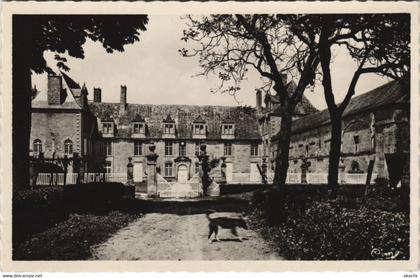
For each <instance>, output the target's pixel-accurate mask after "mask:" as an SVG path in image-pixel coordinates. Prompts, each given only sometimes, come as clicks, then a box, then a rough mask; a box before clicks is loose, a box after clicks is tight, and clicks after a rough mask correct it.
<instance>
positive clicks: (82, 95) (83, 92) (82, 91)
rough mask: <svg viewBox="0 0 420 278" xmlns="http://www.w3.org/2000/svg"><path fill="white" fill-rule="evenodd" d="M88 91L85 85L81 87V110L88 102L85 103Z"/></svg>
mask: <svg viewBox="0 0 420 278" xmlns="http://www.w3.org/2000/svg"><path fill="white" fill-rule="evenodd" d="M88 94H89V93H88V90H87V88H86V84H85V83H83V86H82V90H81V94H80V105H81V106H82V108H85V107H86V105H87V103H88V101H87V96H88Z"/></svg>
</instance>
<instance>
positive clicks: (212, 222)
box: [206, 212, 248, 243]
mask: <svg viewBox="0 0 420 278" xmlns="http://www.w3.org/2000/svg"><path fill="white" fill-rule="evenodd" d="M211 213H212V212H207V214H206V216H207V219H208V220H209V236H208V241H209V243H212V242H213V241H212V240H211V236H212V234H213V233H214V237H215V239H216V241H220V239H219V237H218V236H217V233H218V232H219V228H224V229H230V231H231V233H232V234H233V235H234V236H236V237H237V239H238V240H239V241H242V238H241V237H240V236H239V235H238V228H243V229H248V226H247V224H246V222H245V219H244V218H243V217H210V214H211Z"/></svg>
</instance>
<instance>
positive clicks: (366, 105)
mask: <svg viewBox="0 0 420 278" xmlns="http://www.w3.org/2000/svg"><path fill="white" fill-rule="evenodd" d="M409 102H410V95H409V92H407V91H404V90H403V88H402V86H401V84H400V83H399V82H397V81H391V82H389V83H386V84H384V85H382V86H379V87H377V88H375V89H373V90H371V91H369V92H367V93H364V94H362V95H359V96H356V97H353V98H352V99H351V100H350V103H349V104H348V106H347V108H346V110H345V111H344V114H343V117H348V116H351V115H354V114H358V113H361V112H364V111H368V110H371V109H378V108H380V107H383V106H386V105H393V104H402V103H409ZM329 123H330V114H329V112H328V109H325V110H322V111H319V112H317V113H315V114H311V115H308V116H306V117H303V118H299V119H297V120H295V121H293V126H292V133H300V132H304V131H307V130H310V129H314V128H317V127H319V126H322V125H326V124H329ZM278 136H279V134H277V135H276V136H273V138H272V140H275V139H277V138H278Z"/></svg>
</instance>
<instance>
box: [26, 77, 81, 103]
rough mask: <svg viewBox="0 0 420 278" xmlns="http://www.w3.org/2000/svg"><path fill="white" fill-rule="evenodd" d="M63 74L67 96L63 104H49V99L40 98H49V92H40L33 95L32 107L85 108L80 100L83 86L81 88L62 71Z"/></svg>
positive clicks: (63, 84)
mask: <svg viewBox="0 0 420 278" xmlns="http://www.w3.org/2000/svg"><path fill="white" fill-rule="evenodd" d="M60 73H61V76H62V77H63V79H64V82H63V83H62V86H63V89H64V90H65V93H66V97H65V100H64V102H63V103H62V104H58V105H51V104H48V100H39V98H41V95H43V96H42V97H44V98H45V99H47V98H48V97H47V94H48V92H40V93H37V94H36V95H35V96H33V99H32V108H50V109H72V110H74V109H79V110H80V109H83V108H85V107H82V105H81V102H80V96H81V92H82V88H80V86H79V84H77V83H76V82H75V81H74V80H73V79H71V77H69V76H68V75H67V74H65V73H64V72H60ZM69 91H70V94H69Z"/></svg>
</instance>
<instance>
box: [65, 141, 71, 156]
mask: <svg viewBox="0 0 420 278" xmlns="http://www.w3.org/2000/svg"><path fill="white" fill-rule="evenodd" d="M64 153H65V154H73V142H72V141H71V140H70V139H67V140H66V141H64Z"/></svg>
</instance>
